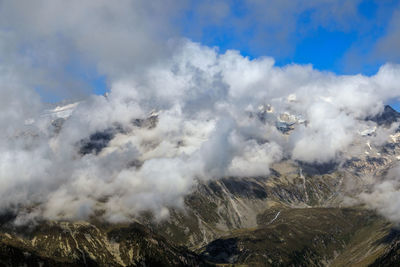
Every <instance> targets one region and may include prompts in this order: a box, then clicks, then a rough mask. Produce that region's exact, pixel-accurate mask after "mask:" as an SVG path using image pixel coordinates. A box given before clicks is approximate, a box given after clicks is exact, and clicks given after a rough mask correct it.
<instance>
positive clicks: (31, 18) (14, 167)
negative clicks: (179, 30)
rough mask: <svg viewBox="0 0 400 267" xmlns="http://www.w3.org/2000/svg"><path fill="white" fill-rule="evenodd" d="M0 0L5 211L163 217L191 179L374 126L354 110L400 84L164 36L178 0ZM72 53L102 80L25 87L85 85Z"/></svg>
mask: <svg viewBox="0 0 400 267" xmlns="http://www.w3.org/2000/svg"><path fill="white" fill-rule="evenodd" d="M0 4H1V7H2V8H0V10H2V11H1V12H0V13H1V16H0V18H1V19H0V23H1V25H2V28H1V31H0V37H1V38H0V57H1V59H3V60H2V61H0V88H1V89H0V90H1V92H2V98H1V100H0V127H1V128H2V131H1V133H0V137H1V138H0V183H1V186H0V195H1V197H0V209H1V210H4V211H14V212H16V213H17V214H18V218H17V222H19V223H24V222H25V221H26V220H30V219H32V218H36V217H39V218H47V219H87V218H89V217H90V216H92V215H95V214H96V216H102V217H103V218H104V219H106V220H109V221H112V222H118V221H124V220H129V219H130V218H132V217H134V216H136V215H138V214H139V213H140V212H143V211H147V210H151V211H152V212H153V213H154V214H155V216H156V217H157V218H163V217H165V216H167V215H168V208H169V207H171V206H172V207H180V206H182V205H183V198H184V196H185V195H186V194H187V193H189V192H190V191H191V190H192V188H193V186H195V185H196V183H197V181H199V180H200V181H207V180H209V179H218V178H221V177H226V176H238V177H245V176H265V175H268V174H269V166H270V164H272V163H273V162H277V161H280V160H281V159H285V158H291V159H294V160H299V161H304V162H310V163H325V162H330V161H341V160H342V154H343V153H344V152H346V150H347V148H348V147H349V145H350V144H351V143H352V142H353V141H354V140H355V138H356V136H355V135H356V134H357V132H358V131H359V130H360V129H364V128H369V127H372V126H374V125H371V122H367V121H365V119H366V118H367V117H369V116H373V115H376V114H378V113H380V112H382V110H383V104H384V103H385V102H387V101H388V100H390V99H393V98H398V97H400V91H399V89H398V84H399V79H400V66H399V65H394V64H386V65H384V66H382V67H381V68H380V70H379V72H378V73H377V74H376V75H373V76H371V77H367V76H363V75H354V76H338V75H335V74H333V73H329V72H320V71H318V70H315V69H313V68H312V66H307V65H305V66H304V65H303V66H301V65H287V66H285V67H277V66H275V65H274V60H273V59H272V58H268V57H263V58H257V59H253V60H250V59H249V58H246V57H243V56H242V55H240V53H239V52H238V51H233V50H229V51H227V52H226V53H223V54H221V53H219V52H218V49H217V48H210V47H207V46H202V45H200V44H197V43H194V42H192V41H190V40H187V39H184V38H179V37H175V30H174V27H173V26H172V25H173V22H172V21H171V19H170V18H171V16H172V17H173V14H174V13H175V12H177V11H176V10H179V8H184V7H185V3H184V2H179V1H178V2H175V1H172V2H171V3H170V5H168V4H163V5H159V3H154V4H149V3H148V2H145V1H121V2H120V3H119V5H114V4H111V2H109V1H84V2H82V1H69V2H65V1H39V2H35V4H33V3H32V2H30V1H12V2H11V1H3V2H0ZM164 7H166V8H165V9H164ZM168 7H170V8H168ZM177 7H178V8H177ZM65 10H68V12H64V11H65ZM28 11H29V12H28ZM149 14H152V15H151V16H149ZM149 17H157V18H158V19H157V21H151V20H149V19H148V18H149ZM160 25H161V27H160ZM76 60H79V61H81V62H80V64H78V65H84V66H85V67H87V68H89V69H90V68H94V69H95V70H96V71H98V72H99V73H101V74H102V75H105V76H106V77H107V82H108V84H109V93H108V94H107V95H105V96H103V95H92V96H90V97H88V98H87V99H85V100H84V101H81V102H80V103H78V104H77V105H76V106H75V107H74V108H71V109H67V108H66V107H63V108H62V107H59V108H58V109H56V110H49V108H48V107H47V106H46V104H45V103H42V101H41V99H40V96H39V94H38V93H37V87H38V86H39V87H40V86H42V87H43V88H47V87H48V88H56V90H69V88H72V89H71V90H72V91H73V92H72V93H71V94H70V95H76V94H79V93H80V92H81V91H82V90H83V91H85V90H86V89H85V86H84V85H82V84H80V83H79V82H77V83H75V82H73V78H72V76H69V74H68V73H69V71H70V70H71V64H72V66H76V65H74V62H75V61H76ZM60 86H61V87H63V86H65V89H57V88H59V87H60ZM75 91H76V92H75ZM66 95H68V94H66ZM3 96H4V97H3ZM62 109H64V111H63V112H64V113H60V112H56V111H57V110H58V111H60V110H62ZM68 112H70V113H71V114H68V115H69V116H65V114H66V113H68ZM60 114H63V115H60ZM59 117H64V119H63V118H59ZM292 128H293V129H292ZM288 129H289V130H290V131H291V134H290V135H288V134H285V133H284V132H285V131H286V130H288Z"/></svg>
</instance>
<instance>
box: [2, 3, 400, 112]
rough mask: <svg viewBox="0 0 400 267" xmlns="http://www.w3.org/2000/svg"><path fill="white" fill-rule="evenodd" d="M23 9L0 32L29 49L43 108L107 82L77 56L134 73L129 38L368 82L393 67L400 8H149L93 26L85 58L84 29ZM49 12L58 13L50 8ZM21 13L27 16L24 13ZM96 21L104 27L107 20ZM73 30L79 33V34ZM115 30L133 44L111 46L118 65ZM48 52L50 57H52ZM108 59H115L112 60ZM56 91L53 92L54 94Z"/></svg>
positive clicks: (136, 56)
mask: <svg viewBox="0 0 400 267" xmlns="http://www.w3.org/2000/svg"><path fill="white" fill-rule="evenodd" d="M10 3H11V2H10ZM27 3H29V1H28V2H26V3H25V4H24V5H25V6H22V11H23V12H22V13H21V14H14V15H13V14H9V17H7V16H4V15H7V14H3V17H4V19H2V18H1V17H0V23H2V24H4V25H6V26H5V27H3V29H6V30H7V29H9V28H10V27H14V28H15V29H16V30H18V29H19V28H20V27H21V25H24V26H23V27H22V28H23V31H22V32H21V34H20V36H25V35H26V36H28V40H29V42H32V43H33V45H32V47H33V48H32V47H29V48H31V50H30V49H26V52H24V53H25V54H27V55H28V57H29V60H32V61H33V65H34V66H35V64H37V65H38V69H39V67H40V68H42V69H43V70H44V71H45V72H47V73H48V77H45V79H47V80H50V81H46V83H44V84H43V83H42V84H41V85H38V86H37V91H39V93H40V95H41V96H42V98H43V99H44V100H45V101H49V102H57V101H59V100H60V99H64V98H68V97H70V96H74V97H77V96H78V97H79V94H88V93H96V94H103V93H104V92H106V91H107V77H106V76H105V75H104V73H105V72H102V71H101V68H99V65H101V62H100V63H99V62H93V61H91V60H92V58H90V57H86V58H85V57H82V55H84V54H90V55H91V56H92V57H93V58H102V59H104V60H105V61H110V62H112V64H114V63H115V64H114V65H118V64H119V65H120V66H121V68H123V67H124V64H125V65H126V64H127V60H126V58H131V60H130V61H137V62H138V65H140V64H141V63H142V62H143V61H145V60H146V57H147V56H146V55H143V54H144V53H143V51H139V50H138V52H135V51H133V52H130V48H131V47H134V46H136V44H135V41H136V39H135V38H136V35H137V34H139V37H138V39H137V42H138V46H139V47H140V46H143V47H146V48H147V46H149V47H150V46H151V45H152V44H151V42H150V41H149V40H152V41H154V42H163V41H166V40H168V39H169V38H176V37H185V38H189V39H191V40H193V41H196V42H199V43H201V44H203V45H207V46H211V47H217V48H218V49H219V51H220V52H221V53H224V52H225V51H226V50H228V49H235V50H238V51H240V53H241V54H242V55H244V56H248V57H250V58H258V57H264V56H268V57H272V58H274V59H275V64H276V65H277V66H284V65H287V64H293V63H295V64H311V65H313V67H314V68H315V69H318V70H321V71H330V72H334V73H336V74H344V75H346V74H349V75H350V74H358V73H361V74H363V75H373V74H375V73H376V72H377V71H378V69H379V67H380V66H382V65H383V64H385V63H387V62H392V63H400V49H399V47H400V0H351V1H348V0H200V1H198V0H168V1H167V0H165V1H155V2H154V4H144V5H143V6H144V8H145V9H144V10H143V12H139V13H138V14H137V15H138V18H133V20H132V21H131V20H130V17H129V16H128V17H129V18H127V20H126V23H127V24H126V25H122V26H123V27H122V28H120V29H119V28H118V29H117V28H116V29H117V30H114V31H113V29H114V28H113V27H114V26H115V25H116V24H115V25H114V24H112V20H110V21H109V20H105V22H106V23H105V22H104V24H101V23H100V24H99V25H103V26H106V27H109V28H107V29H104V30H103V31H101V27H97V28H98V29H99V33H96V34H97V35H94V36H95V37H97V38H98V39H99V42H98V43H96V45H97V44H99V47H96V48H95V49H94V51H87V50H85V49H87V48H84V49H83V51H82V47H83V46H84V45H85V44H87V43H91V42H93V43H95V42H96V40H88V39H90V37H88V38H87V39H85V38H86V36H87V35H88V34H87V32H85V30H87V29H86V28H85V27H86V25H85V24H84V23H85V22H84V23H83V24H82V25H79V28H77V29H75V31H76V33H73V34H72V33H71V32H72V31H71V29H72V28H68V27H69V25H70V24H71V23H72V24H71V25H73V22H71V21H69V20H68V16H67V17H66V19H64V20H60V21H62V22H60V23H59V24H57V20H56V22H55V23H54V24H55V26H54V27H53V26H52V25H51V23H48V21H51V20H52V19H54V18H53V17H52V16H51V12H50V13H49V14H45V17H44V18H42V19H38V17H34V15H35V14H33V13H32V12H31V13H29V12H28V10H29V8H27V7H26V5H28V4H27ZM95 3H96V1H93V2H90V1H89V2H88V3H86V4H82V5H87V6H88V10H89V9H90V8H93V6H94V7H95V6H96V4H95ZM157 3H158V4H159V6H157ZM160 3H161V4H160ZM165 3H167V4H165ZM168 3H169V4H168ZM16 5H17V4H16ZM138 5H139V4H138ZM147 5H148V6H147ZM11 6H12V5H11ZM139 6H140V5H139ZM31 8H34V6H33V7H31ZM52 8H54V9H55V10H57V11H59V10H58V9H57V6H54V7H52ZM80 8H82V7H80ZM116 10H117V9H116ZM25 11H27V12H28V13H24V12H25ZM114 11H115V10H114ZM76 12H78V13H79V11H76ZM118 12H119V11H118ZM32 14H33V15H32ZM142 14H145V15H142ZM149 14H150V15H149ZM16 15H20V16H21V17H18V16H16ZM42 15H43V14H42ZM30 16H32V17H30ZM46 16H49V17H48V18H47V17H46ZM140 16H144V17H140ZM14 17H15V18H14ZM95 17H96V16H95ZM98 17H99V18H100V17H101V18H103V19H104V18H106V19H107V14H105V15H104V16H98ZM96 18H97V17H96ZM21 19H22V20H24V19H32V21H33V22H35V21H39V22H38V23H37V25H36V26H37V28H35V29H33V28H30V27H29V23H25V24H24V23H21V22H20V21H21ZM10 21H14V24H12V23H11V24H10ZM27 21H28V20H27ZM41 21H43V23H42V22H41ZM108 22H110V24H107V23H108ZM41 23H42V24H41ZM96 23H99V22H98V21H93V25H96ZM135 23H136V24H135ZM8 24H10V25H11V26H10V25H8ZM0 25H1V24H0ZM120 26H121V25H120ZM32 27H33V26H32ZM89 27H90V26H89ZM80 28H83V29H82V31H80ZM97 28H96V29H97ZM154 28H157V30H156V31H155V30H154ZM55 29H60V32H62V33H63V34H64V35H66V36H69V38H70V39H68V38H65V39H63V34H60V33H59V32H57V31H56V30H55ZM88 29H89V28H88ZM119 30H122V31H124V30H126V31H128V32H129V31H132V36H133V37H134V38H132V39H129V40H127V42H126V45H124V42H123V41H118V44H117V45H116V47H118V48H120V49H121V50H123V51H125V52H127V54H129V55H127V56H126V58H124V57H123V56H122V57H121V56H119V55H118V53H115V52H112V51H110V49H107V47H108V46H110V45H111V43H112V40H113V36H116V37H118V31H119ZM147 31H149V32H150V34H147ZM154 32H156V33H157V34H156V35H163V36H162V37H160V38H158V37H157V38H153V36H151V35H152V34H153V33H154ZM32 33H33V34H34V36H39V37H40V38H43V39H44V40H47V39H48V38H49V36H51V38H52V39H50V41H45V42H43V40H42V39H40V38H38V39H37V40H34V41H32V40H30V39H29V34H32ZM146 35H148V36H146ZM164 35H165V36H164ZM104 36H106V38H104ZM140 36H143V39H146V38H147V39H149V40H144V41H143V43H144V45H143V44H142V43H141V40H140ZM149 36H150V37H149ZM11 38H12V37H11ZM82 39H83V41H82ZM109 40H111V41H109ZM20 41H21V43H24V42H26V41H27V40H25V39H23V38H22V40H20ZM46 42H47V43H46ZM103 42H104V44H102V43H103ZM146 42H147V43H146ZM10 43H11V42H10ZM113 45H114V44H112V46H113ZM80 46H82V47H80ZM38 47H39V50H38V51H40V52H39V53H36V52H35V49H36V48H38ZM54 47H57V49H56V50H54V51H52V50H51V49H53V48H54ZM0 48H1V43H0ZM48 48H50V49H48ZM80 49H81V50H80ZM96 49H97V50H98V51H97V50H96ZM132 50H134V49H132ZM24 51H25V50H24ZM150 51H151V53H149V54H156V53H153V50H150ZM6 52H7V53H5V55H6V56H5V57H7V55H8V54H10V52H9V51H7V50H6ZM147 52H148V51H147V50H146V53H147ZM107 54H110V55H107ZM121 54H122V53H121ZM71 55H72V56H71ZM115 55H116V56H117V57H116V58H115V59H114V58H112V56H115ZM151 56H154V55H151ZM1 59H2V58H1V56H0V60H1ZM57 61H59V62H61V63H58V62H57ZM13 62H15V61H13ZM120 63H121V64H120ZM129 64H130V63H128V64H127V65H129ZM60 73H62V74H60ZM66 84H67V85H68V86H69V88H78V89H76V90H74V89H70V90H69V91H68V90H65V89H64V90H63V89H60V88H61V87H65V85H66ZM56 87H60V88H59V89H54V88H56ZM71 91H72V92H71ZM392 103H394V104H393V105H395V106H396V107H399V106H400V105H399V104H398V102H396V101H393V102H392Z"/></svg>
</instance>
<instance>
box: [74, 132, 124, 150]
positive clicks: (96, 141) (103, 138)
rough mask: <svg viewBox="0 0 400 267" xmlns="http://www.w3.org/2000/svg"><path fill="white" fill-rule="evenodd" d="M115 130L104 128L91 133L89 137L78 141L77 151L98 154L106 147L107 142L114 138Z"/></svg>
mask: <svg viewBox="0 0 400 267" xmlns="http://www.w3.org/2000/svg"><path fill="white" fill-rule="evenodd" d="M115 133H116V131H115V130H114V129H112V128H110V129H106V130H104V131H102V132H96V133H94V134H91V135H90V136H89V138H87V139H84V140H82V141H81V142H80V149H79V153H80V154H82V155H86V154H91V153H93V154H96V155H97V154H99V153H100V152H101V151H102V150H103V148H105V147H107V145H108V143H109V142H110V141H111V140H112V139H113V138H114V136H115Z"/></svg>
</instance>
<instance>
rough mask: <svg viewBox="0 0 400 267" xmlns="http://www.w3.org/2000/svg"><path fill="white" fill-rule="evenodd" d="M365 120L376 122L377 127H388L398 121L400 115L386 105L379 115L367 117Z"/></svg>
mask: <svg viewBox="0 0 400 267" xmlns="http://www.w3.org/2000/svg"><path fill="white" fill-rule="evenodd" d="M367 120H370V121H373V122H376V123H377V124H378V125H385V126H390V125H391V124H392V123H394V122H397V121H399V120H400V113H399V112H397V111H396V110H394V109H393V108H392V107H391V106H389V105H386V106H385V108H384V110H383V112H382V113H381V114H378V115H376V116H374V117H369V118H367Z"/></svg>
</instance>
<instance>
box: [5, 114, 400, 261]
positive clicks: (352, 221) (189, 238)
mask: <svg viewBox="0 0 400 267" xmlns="http://www.w3.org/2000/svg"><path fill="white" fill-rule="evenodd" d="M60 109H61V110H62V112H64V111H65V109H62V108H60ZM68 110H69V109H68ZM270 110H271V109H270V108H269V109H268V114H267V111H265V112H263V113H262V116H261V115H257V116H258V117H259V118H260V121H262V120H267V119H268V120H269V119H271V118H272V119H273V116H274V114H273V113H271V112H270ZM69 112H71V111H70V110H69ZM63 114H64V113H63ZM399 118H400V114H399V113H397V112H396V111H394V110H393V109H391V108H390V107H389V106H387V107H385V109H384V111H383V113H381V114H380V115H378V116H376V117H374V118H369V120H371V121H374V122H376V123H377V124H379V125H383V127H388V126H390V125H391V124H392V123H393V122H396V121H398V119H399ZM60 119H62V121H61V120H60ZM65 119H66V118H64V117H62V118H55V119H54V121H53V123H54V124H55V126H54V127H57V129H58V130H60V129H61V128H62V127H63V126H62V125H63V120H65ZM277 121H279V122H280V124H276V125H277V127H278V130H280V131H281V132H282V133H283V134H284V135H285V136H287V135H289V134H290V133H291V131H292V130H293V129H294V128H295V127H296V125H298V124H302V123H306V122H305V120H302V119H299V117H297V116H294V115H290V114H285V115H282V116H279V117H278V118H277ZM157 122H158V118H157V114H156V113H154V114H151V115H150V116H149V117H148V118H146V119H136V120H133V121H132V125H134V126H135V127H143V128H146V129H152V128H154V127H156V125H157ZM282 125H285V130H282V129H283V128H282V127H281V126H282ZM286 126H287V127H286ZM279 127H281V129H279ZM286 130H287V131H286ZM55 134H57V133H55ZM124 134H125V131H124V129H123V128H121V127H119V126H118V125H113V126H110V127H109V128H107V129H105V130H104V131H99V132H96V133H93V134H91V135H90V136H89V137H88V138H86V139H83V140H82V141H81V142H79V143H78V144H77V147H78V151H79V153H80V154H81V155H86V154H93V155H96V154H99V153H101V152H102V150H103V149H104V148H105V147H107V145H108V143H109V142H110V141H111V140H112V139H113V138H114V136H116V135H120V136H121V135H124ZM375 134H376V133H375V131H372V130H371V131H370V130H368V131H366V132H365V131H364V132H360V133H359V135H358V136H357V138H356V139H355V141H354V143H353V144H352V146H351V148H350V149H349V150H348V151H345V152H343V155H341V156H342V157H341V158H342V159H343V160H342V161H332V162H328V163H324V164H321V163H306V162H301V161H296V160H292V159H287V158H284V159H283V160H281V161H280V162H276V163H273V164H272V165H271V166H270V174H269V175H263V176H256V177H222V178H220V179H217V180H210V181H202V180H199V181H198V182H197V185H196V186H195V187H194V188H193V190H192V191H191V192H190V193H189V194H188V195H186V197H185V199H184V207H183V208H173V207H170V209H169V214H170V216H169V217H167V218H166V219H163V220H156V219H154V215H153V214H152V213H151V212H148V213H147V212H146V213H143V214H140V215H138V216H137V218H134V219H132V222H129V223H107V222H104V221H103V220H101V219H99V218H97V217H96V216H94V217H92V218H90V220H88V221H86V222H79V221H78V222H77V221H45V220H42V221H36V222H35V223H33V224H32V225H24V226H18V225H15V224H14V223H13V219H14V216H15V214H13V213H9V214H6V213H5V214H3V215H2V216H1V217H0V266H232V265H233V266H395V265H396V264H397V263H398V261H399V259H400V232H399V231H398V230H397V225H395V224H394V223H392V222H390V221H389V220H388V219H386V218H385V217H383V216H382V215H381V214H380V213H379V212H378V211H377V210H374V209H371V208H370V207H368V206H367V205H366V204H364V203H359V202H352V201H350V200H349V199H351V198H352V196H354V195H358V194H360V193H362V192H365V191H366V192H370V191H371V190H372V189H373V186H374V180H371V179H369V177H374V178H375V179H377V180H379V179H383V177H384V176H385V175H386V174H387V173H388V172H389V170H390V169H392V168H393V166H395V165H396V164H397V162H398V161H399V159H400V158H399V155H400V138H399V137H400V136H399V135H398V134H393V135H391V137H390V138H389V139H388V140H386V141H385V142H382V143H381V144H371V143H370V142H369V140H370V138H371V136H373V135H375ZM354 151H357V153H354ZM137 167H138V168H140V163H138V164H137Z"/></svg>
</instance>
